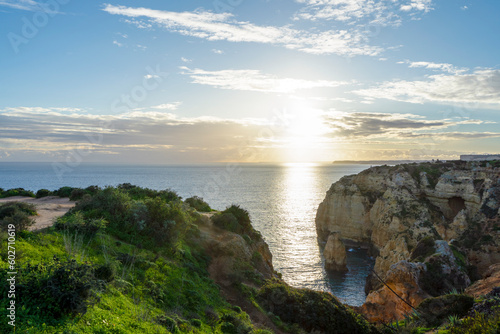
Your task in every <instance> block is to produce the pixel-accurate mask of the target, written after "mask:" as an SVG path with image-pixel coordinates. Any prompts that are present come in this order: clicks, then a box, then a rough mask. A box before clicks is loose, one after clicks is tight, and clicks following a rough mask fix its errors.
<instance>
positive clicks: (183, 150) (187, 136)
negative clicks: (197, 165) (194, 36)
mask: <svg viewBox="0 0 500 334" xmlns="http://www.w3.org/2000/svg"><path fill="white" fill-rule="evenodd" d="M178 104H179V103H178V102H175V103H172V104H165V105H159V106H155V107H151V108H142V110H132V111H130V112H127V113H123V114H119V115H90V114H86V115H82V114H75V113H69V114H68V113H66V112H60V110H61V108H24V107H20V108H8V109H0V152H4V153H2V156H4V157H5V156H7V155H8V154H11V155H12V157H11V158H12V159H26V158H27V157H28V158H30V159H31V160H30V161H33V159H39V160H43V159H49V161H54V160H57V159H61V160H63V161H64V159H65V158H66V157H67V155H68V153H71V152H73V153H74V151H75V150H82V151H84V152H86V153H85V159H86V160H85V161H115V162H116V160H113V159H116V158H117V157H110V155H113V156H119V157H120V159H123V161H128V162H137V161H144V162H158V163H161V162H163V163H165V162H168V161H177V162H179V161H183V162H203V161H220V160H227V159H229V160H232V161H235V160H236V161H245V160H248V159H250V158H248V157H245V156H242V155H241V154H240V153H241V152H243V151H244V150H247V151H248V149H249V148H250V147H252V146H253V145H254V143H255V142H257V141H258V136H259V133H260V130H261V129H262V126H263V124H266V125H267V126H270V121H266V120H263V119H260V120H250V119H242V120H241V119H240V120H236V119H222V118H216V117H189V118H187V117H186V118H182V117H179V116H177V115H175V114H172V113H166V112H161V111H162V110H173V109H175V108H176V107H177V105H178ZM62 109H64V110H66V108H62ZM68 109H70V110H80V109H77V108H68ZM41 111H43V112H41ZM266 122H267V123H266ZM267 149H269V147H262V149H259V150H258V151H265V150H267ZM253 152H256V151H255V150H253ZM256 153H258V152H256ZM253 155H254V154H253ZM258 158H259V157H257V156H255V159H258Z"/></svg>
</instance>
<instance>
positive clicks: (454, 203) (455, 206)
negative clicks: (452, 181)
mask: <svg viewBox="0 0 500 334" xmlns="http://www.w3.org/2000/svg"><path fill="white" fill-rule="evenodd" d="M448 206H449V207H450V210H451V218H455V216H456V215H457V214H458V213H459V212H460V211H462V210H463V209H465V200H464V199H463V198H461V197H452V198H449V199H448Z"/></svg>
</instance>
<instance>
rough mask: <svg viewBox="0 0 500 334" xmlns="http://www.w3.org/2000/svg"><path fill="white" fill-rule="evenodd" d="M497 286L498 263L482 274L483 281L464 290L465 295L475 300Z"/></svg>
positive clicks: (499, 284) (499, 280)
mask: <svg viewBox="0 0 500 334" xmlns="http://www.w3.org/2000/svg"><path fill="white" fill-rule="evenodd" d="M498 286H500V263H497V264H493V265H491V266H490V267H489V268H488V270H487V271H486V273H485V274H484V276H483V279H481V280H479V281H477V282H475V283H474V284H472V285H471V286H469V287H468V288H467V289H465V293H466V294H468V295H469V296H472V297H474V298H477V297H479V296H484V295H486V294H488V293H489V292H490V291H491V290H493V288H496V287H498Z"/></svg>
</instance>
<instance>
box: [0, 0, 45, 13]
mask: <svg viewBox="0 0 500 334" xmlns="http://www.w3.org/2000/svg"><path fill="white" fill-rule="evenodd" d="M0 6H6V7H10V8H15V9H20V10H28V11H38V10H41V9H42V7H41V6H40V4H39V3H37V2H36V1H33V0H0Z"/></svg>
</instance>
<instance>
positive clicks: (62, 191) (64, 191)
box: [54, 187, 76, 197]
mask: <svg viewBox="0 0 500 334" xmlns="http://www.w3.org/2000/svg"><path fill="white" fill-rule="evenodd" d="M74 189H76V188H72V187H61V188H59V189H57V190H56V191H54V194H55V195H56V196H59V197H70V196H71V192H72V191H73V190H74Z"/></svg>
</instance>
